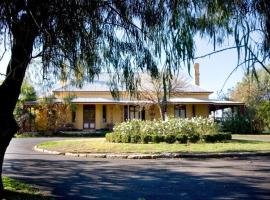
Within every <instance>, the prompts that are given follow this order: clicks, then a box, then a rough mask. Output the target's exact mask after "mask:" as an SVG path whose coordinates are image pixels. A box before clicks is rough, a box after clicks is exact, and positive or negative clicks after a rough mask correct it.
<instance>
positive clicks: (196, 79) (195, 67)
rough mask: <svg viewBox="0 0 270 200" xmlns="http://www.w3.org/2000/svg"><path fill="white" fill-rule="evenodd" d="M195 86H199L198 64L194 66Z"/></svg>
mask: <svg viewBox="0 0 270 200" xmlns="http://www.w3.org/2000/svg"><path fill="white" fill-rule="evenodd" d="M194 75H195V85H198V86H199V85H200V66H199V63H195V64H194Z"/></svg>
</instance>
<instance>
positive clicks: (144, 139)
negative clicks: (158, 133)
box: [141, 134, 152, 144]
mask: <svg viewBox="0 0 270 200" xmlns="http://www.w3.org/2000/svg"><path fill="white" fill-rule="evenodd" d="M151 141H152V137H151V135H149V134H142V135H141V142H142V143H144V144H148V143H149V142H151Z"/></svg>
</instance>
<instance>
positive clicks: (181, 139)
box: [176, 134, 188, 144]
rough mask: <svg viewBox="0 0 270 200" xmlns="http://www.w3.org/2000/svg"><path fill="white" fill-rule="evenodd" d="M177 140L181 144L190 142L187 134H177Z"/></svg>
mask: <svg viewBox="0 0 270 200" xmlns="http://www.w3.org/2000/svg"><path fill="white" fill-rule="evenodd" d="M176 140H177V141H178V142H179V143H180V144H185V143H187V142H188V136H187V135H185V134H178V135H176Z"/></svg>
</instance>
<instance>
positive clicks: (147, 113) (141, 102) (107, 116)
mask: <svg viewBox="0 0 270 200" xmlns="http://www.w3.org/2000/svg"><path fill="white" fill-rule="evenodd" d="M108 79H109V75H108V74H101V75H100V76H99V77H98V78H96V79H95V80H94V81H93V82H91V83H86V84H84V85H83V86H82V87H80V88H79V87H75V86H73V85H70V84H64V85H62V86H61V87H59V88H57V89H55V90H53V91H52V92H53V95H54V96H55V98H56V99H55V103H62V102H63V99H64V98H65V97H68V96H73V98H72V99H71V103H72V104H74V105H76V109H75V110H73V111H72V110H70V111H68V112H69V113H63V114H66V115H67V122H68V123H69V124H72V125H73V128H74V129H78V130H99V129H107V128H111V127H112V126H113V125H114V124H116V123H120V122H123V121H126V120H129V119H141V120H153V119H160V118H161V113H160V111H159V109H158V106H157V104H156V103H154V102H152V101H149V100H147V99H135V98H131V97H130V96H129V93H128V92H127V91H125V90H124V89H123V90H120V91H119V94H120V95H119V98H118V99H115V98H113V97H112V94H111V91H110V87H109V85H108ZM210 94H212V92H211V91H208V90H205V89H203V88H201V87H200V86H199V69H198V65H197V66H196V65H195V84H188V85H187V86H186V87H185V88H183V90H181V92H179V93H175V94H174V95H173V96H171V97H170V98H169V99H168V106H167V116H169V117H180V118H192V117H199V116H201V117H209V114H210V113H211V112H212V111H215V110H217V109H222V108H227V107H231V108H236V107H238V108H239V107H240V106H243V104H242V103H240V102H232V101H218V100H214V99H210V98H209V95H210ZM37 103H38V102H32V103H31V102H28V104H29V105H33V104H37Z"/></svg>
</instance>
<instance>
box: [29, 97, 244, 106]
mask: <svg viewBox="0 0 270 200" xmlns="http://www.w3.org/2000/svg"><path fill="white" fill-rule="evenodd" d="M53 102H54V103H61V102H63V100H62V99H55V100H54V101H53ZM71 102H72V103H90V104H91V103H103V104H144V103H147V104H152V103H153V102H152V101H148V100H130V99H113V98H92V97H91V98H87V97H77V98H74V99H72V100H71ZM168 102H169V103H172V104H175V103H179V104H189V103H190V104H191V103H192V104H210V105H244V103H242V102H234V101H223V100H216V99H202V98H170V99H169V100H168ZM39 103H40V101H39V100H38V101H29V102H26V103H25V105H36V104H39Z"/></svg>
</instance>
